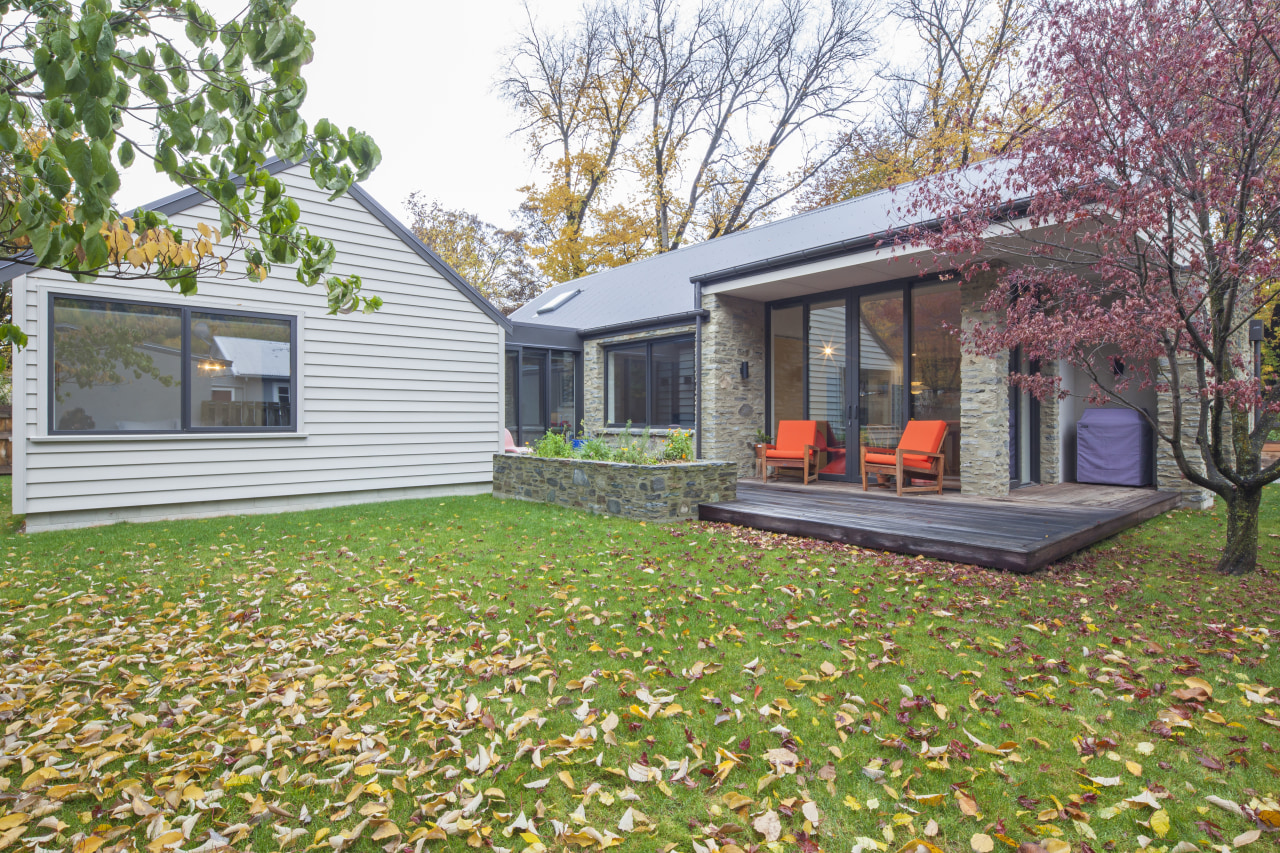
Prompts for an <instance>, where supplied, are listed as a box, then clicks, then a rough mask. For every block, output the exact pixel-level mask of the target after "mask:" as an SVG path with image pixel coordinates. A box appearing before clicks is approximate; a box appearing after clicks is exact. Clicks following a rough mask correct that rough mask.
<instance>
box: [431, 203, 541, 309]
mask: <svg viewBox="0 0 1280 853" xmlns="http://www.w3.org/2000/svg"><path fill="white" fill-rule="evenodd" d="M406 205H407V207H408V208H409V215H410V216H411V217H412V220H413V221H412V224H411V225H410V226H409V227H410V229H411V230H412V231H413V234H414V236H415V237H417V238H418V239H419V240H421V241H422V242H423V243H424V244H426V245H427V246H428V247H430V248H431V250H432V251H434V252H435V253H436V254H437V255H439V256H440V257H441V258H443V259H444V260H445V262H446V263H447V264H449V266H451V267H453V268H454V270H456V271H457V272H458V274H459V275H461V276H462V277H463V278H464V279H466V280H467V281H468V282H470V283H471V284H472V285H474V286H475V288H476V289H477V290H479V291H480V292H481V293H482V294H484V297H485V298H486V299H488V300H489V301H490V302H492V303H493V304H494V305H496V306H497V307H498V310H500V311H502V313H504V314H510V313H511V312H512V311H514V310H516V309H517V308H519V307H520V306H521V305H523V304H524V303H526V302H528V301H529V300H530V299H533V297H535V296H537V295H538V294H539V293H541V292H542V289H543V288H544V287H545V285H546V280H545V279H544V278H543V277H542V276H541V275H539V274H538V271H537V270H536V269H534V267H533V265H532V264H531V263H530V262H529V256H528V250H527V248H526V246H525V235H524V232H522V231H516V230H512V229H505V228H499V227H498V226H496V225H493V224H492V223H489V222H485V221H484V220H483V219H481V218H480V217H479V216H477V215H475V214H474V213H469V212H467V211H465V210H454V209H450V208H447V207H445V206H444V205H442V204H440V202H438V201H434V200H432V201H427V200H426V199H425V198H424V197H423V196H422V195H420V194H419V193H413V194H412V195H410V196H409V199H408V201H407V203H406Z"/></svg>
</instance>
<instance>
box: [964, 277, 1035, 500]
mask: <svg viewBox="0 0 1280 853" xmlns="http://www.w3.org/2000/svg"><path fill="white" fill-rule="evenodd" d="M995 283H996V272H995V271H994V270H990V271H986V272H982V273H979V274H977V275H975V276H974V277H973V278H972V279H970V280H969V281H966V282H964V284H963V285H961V290H960V326H961V329H962V331H963V333H964V334H965V335H968V334H969V333H970V332H971V331H972V330H973V329H974V327H975V326H976V325H978V324H979V323H982V324H990V323H995V322H998V321H999V317H998V316H997V315H996V314H994V313H992V312H987V311H984V310H983V305H984V303H985V302H986V300H987V295H988V294H989V293H990V292H991V289H992V288H993V287H994V286H995ZM1008 376H1009V362H1008V358H1007V357H1006V358H1003V359H1001V358H992V357H990V356H985V355H978V354H976V353H973V352H971V351H970V350H969V348H968V347H965V348H964V349H962V351H961V356H960V491H961V493H962V494H966V495H975V496H979V495H980V496H983V497H999V496H1001V495H1007V494H1008V493H1009V380H1008ZM1042 423H1043V421H1042ZM1041 464H1042V465H1043V460H1042V462H1041Z"/></svg>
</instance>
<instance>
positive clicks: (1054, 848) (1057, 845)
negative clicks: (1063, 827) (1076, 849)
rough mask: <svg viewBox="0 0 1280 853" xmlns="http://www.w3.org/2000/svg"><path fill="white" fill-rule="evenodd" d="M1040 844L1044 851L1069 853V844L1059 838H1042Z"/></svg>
mask: <svg viewBox="0 0 1280 853" xmlns="http://www.w3.org/2000/svg"><path fill="white" fill-rule="evenodd" d="M1040 846H1041V847H1043V848H1044V849H1045V853H1071V845H1070V844H1068V843H1067V842H1065V841H1063V840H1062V839H1061V838H1043V839H1041V840H1040Z"/></svg>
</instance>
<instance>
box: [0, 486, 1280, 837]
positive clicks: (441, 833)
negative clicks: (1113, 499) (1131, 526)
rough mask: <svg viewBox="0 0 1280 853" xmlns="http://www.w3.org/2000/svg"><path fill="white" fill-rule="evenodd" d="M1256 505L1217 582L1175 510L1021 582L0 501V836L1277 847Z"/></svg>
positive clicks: (296, 519)
mask: <svg viewBox="0 0 1280 853" xmlns="http://www.w3.org/2000/svg"><path fill="white" fill-rule="evenodd" d="M4 479H5V481H6V483H5V486H4V492H3V494H2V495H0V500H3V502H4V506H8V502H9V501H8V485H7V479H8V478H4ZM1278 498H1280V492H1273V493H1271V494H1270V495H1269V496H1268V502H1267V504H1266V507H1265V513H1266V516H1265V519H1264V522H1263V566H1264V568H1263V570H1262V571H1261V572H1259V573H1258V574H1257V575H1255V576H1254V577H1250V578H1244V579H1234V578H1231V579H1228V578H1219V577H1216V576H1214V575H1213V574H1212V572H1211V566H1212V562H1213V555H1214V548H1215V546H1216V544H1217V542H1218V541H1219V539H1220V537H1221V532H1222V527H1223V523H1222V519H1221V517H1220V516H1218V515H1207V514H1193V513H1185V512H1179V513H1173V514H1170V515H1167V516H1165V517H1163V518H1160V519H1157V520H1155V521H1153V522H1151V523H1149V524H1147V525H1145V526H1143V527H1141V528H1138V529H1136V530H1134V531H1131V532H1129V533H1127V534H1125V535H1123V536H1120V537H1118V538H1116V539H1112V540H1109V541H1107V542H1104V543H1101V544H1100V545H1099V546H1097V547H1095V548H1094V549H1092V550H1091V551H1089V552H1087V553H1085V554H1082V555H1079V556H1077V558H1076V559H1075V560H1074V561H1072V562H1069V563H1065V564H1061V565H1058V566H1056V567H1054V568H1052V569H1051V570H1048V571H1045V572H1041V573H1039V574H1037V575H1034V576H1030V577H1017V576H1012V575H1008V574H1003V573H1000V572H994V571H986V570H979V569H974V568H970V567H963V566H953V565H947V564H941V563H936V562H930V561H927V560H922V559H911V558H908V557H902V556H896V555H886V554H875V553H868V552H861V551H858V550H857V549H851V548H846V547H843V546H833V545H829V544H824V543H818V542H812V541H807V540H797V539H789V538H786V537H779V536H774V535H771V534H761V533H758V532H754V531H746V530H741V529H735V528H730V527H712V526H705V525H697V524H680V525H675V526H669V527H657V526H645V525H642V524H636V523H632V522H627V521H622V520H617V519H610V518H600V517H594V516H588V515H583V514H579V513H575V512H570V511H566V510H561V509H556V508H551V507H546V506H541V505H533V504H523V503H515V502H500V501H496V500H493V499H492V498H488V497H477V498H457V499H447V500H437V501H427V502H401V503H394V504H381V505H373V506H364V507H354V508H344V509H334V510H326V511H317V512H309V513H298V514H290V515H275V516H254V517H243V518H222V519H211V520H206V521H194V522H181V523H178V522H174V523H153V524H146V525H117V526H114V527H107V528H98V529H92V530H80V531H71V532H57V533H45V534H39V535H33V536H24V535H16V534H14V533H12V532H11V531H12V530H13V528H14V527H15V523H14V522H13V521H12V520H9V521H8V522H5V523H4V524H3V530H4V533H3V535H4V537H5V541H4V543H3V544H4V545H5V550H4V559H5V562H6V566H7V569H6V571H5V572H4V573H3V574H0V607H2V608H3V611H4V613H3V618H2V621H0V849H6V848H9V849H14V850H17V849H22V848H26V849H28V850H33V851H34V850H37V849H46V850H48V849H74V850H75V851H76V853H95V851H99V850H101V851H109V850H113V849H133V848H139V849H142V848H146V849H149V850H151V851H152V852H153V853H161V852H162V851H164V850H170V849H181V850H184V851H192V850H195V849H197V848H202V849H204V850H212V849H215V848H218V847H220V846H222V845H230V847H231V848H233V849H255V850H264V851H266V850H277V849H282V848H287V849H293V850H306V849H311V848H314V849H318V850H322V851H329V853H333V851H341V850H346V849H356V850H369V851H373V850H375V849H378V848H381V849H384V850H386V851H388V853H395V851H403V850H406V849H407V850H414V849H426V850H433V849H463V848H464V847H466V846H467V845H471V846H473V847H483V846H493V847H495V848H510V849H513V850H517V851H520V850H528V849H533V850H541V849H543V848H544V847H545V848H546V849H551V850H556V849H566V848H568V849H573V850H579V849H594V848H596V847H601V846H612V845H614V844H620V845H621V846H622V847H623V848H624V849H628V850H643V851H667V850H672V849H676V850H681V851H694V850H698V851H707V850H715V849H719V850H724V851H728V853H735V851H737V850H747V851H751V850H754V849H762V850H767V849H804V850H817V849H822V850H828V851H842V853H848V851H849V850H850V849H851V848H858V849H862V850H871V849H880V850H889V851H896V850H898V849H900V848H902V847H904V845H906V844H907V842H909V841H911V840H912V839H917V838H918V839H922V840H924V841H926V842H928V843H929V844H932V845H936V847H938V848H941V849H943V850H956V851H967V850H970V848H971V846H972V847H974V848H975V849H978V850H985V849H987V847H988V845H993V846H994V848H995V849H997V850H999V849H1006V848H1007V849H1013V848H1016V847H1017V846H1018V844H1019V843H1021V842H1036V843H1037V844H1039V845H1040V846H1041V847H1042V848H1044V849H1045V850H1047V851H1048V853H1060V851H1065V850H1067V849H1068V848H1069V849H1070V850H1074V851H1082V853H1088V850H1090V849H1092V850H1095V851H1104V850H1120V851H1124V850H1132V849H1136V848H1138V847H1139V846H1140V845H1141V844H1142V842H1141V839H1140V837H1141V836H1146V837H1147V838H1148V839H1149V844H1150V846H1151V848H1153V849H1167V850H1173V849H1174V848H1180V853H1184V852H1185V851H1189V850H1190V849H1191V848H1190V847H1188V846H1187V845H1188V844H1190V845H1195V846H1197V847H1202V848H1206V849H1207V848H1208V847H1209V846H1214V847H1218V846H1220V845H1223V844H1225V845H1229V846H1230V845H1233V844H1234V845H1237V846H1244V845H1250V847H1249V849H1251V850H1252V849H1257V850H1263V849H1275V848H1276V846H1277V839H1278V838H1280V833H1276V834H1271V833H1270V832H1268V831H1266V830H1274V829H1275V828H1276V827H1277V826H1280V809H1278V807H1277V805H1276V799H1277V795H1278V793H1280V755H1277V754H1276V750H1277V749H1280V704H1277V703H1276V701H1275V700H1276V699H1277V698H1280V662H1277V660H1276V650H1275V648H1274V647H1275V645H1276V643H1277V640H1278V639H1280V637H1278V632H1280V622H1278V617H1280V550H1278V548H1277V544H1278V543H1280V539H1277V538H1276V537H1277V534H1278V533H1280V512H1278V510H1277V499H1278ZM1272 688H1275V690H1274V691H1273V690H1272ZM1215 798H1216V799H1215ZM1258 830H1263V832H1261V833H1260V837H1256V836H1258V833H1257V831H1258ZM774 839H776V841H774ZM1024 853H1036V851H1034V850H1030V851H1024Z"/></svg>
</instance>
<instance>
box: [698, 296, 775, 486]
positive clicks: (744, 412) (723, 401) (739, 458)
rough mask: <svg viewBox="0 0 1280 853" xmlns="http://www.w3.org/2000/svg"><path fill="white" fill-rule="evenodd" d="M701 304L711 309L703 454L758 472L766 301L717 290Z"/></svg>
mask: <svg viewBox="0 0 1280 853" xmlns="http://www.w3.org/2000/svg"><path fill="white" fill-rule="evenodd" d="M702 307H703V308H704V309H707V310H708V311H709V312H710V316H709V317H708V318H707V319H706V321H705V323H704V325H703V327H702V382H701V384H700V385H699V389H700V390H701V391H702V394H703V397H702V400H701V404H702V458H703V459H718V460H723V461H726V462H735V463H737V465H738V476H740V477H750V476H754V474H755V470H754V469H755V450H754V448H753V446H752V439H754V437H755V434H756V430H758V429H762V428H764V426H765V417H766V412H765V381H764V380H765V337H764V317H765V306H764V303H762V302H752V301H749V300H746V299H739V298H737V297H733V296H722V295H713V296H703V297H702ZM744 361H745V362H746V363H747V373H748V378H747V379H743V378H742V373H741V369H740V368H741V365H742V362H744Z"/></svg>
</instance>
